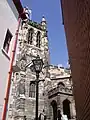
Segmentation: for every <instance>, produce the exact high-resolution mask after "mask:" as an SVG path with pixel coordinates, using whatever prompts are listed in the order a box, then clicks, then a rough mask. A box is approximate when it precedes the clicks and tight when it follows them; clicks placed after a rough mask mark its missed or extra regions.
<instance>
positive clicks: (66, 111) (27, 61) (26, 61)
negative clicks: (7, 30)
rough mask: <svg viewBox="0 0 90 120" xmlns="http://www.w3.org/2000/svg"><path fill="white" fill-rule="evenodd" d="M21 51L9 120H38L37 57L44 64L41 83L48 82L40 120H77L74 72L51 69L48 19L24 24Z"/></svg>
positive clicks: (41, 89)
mask: <svg viewBox="0 0 90 120" xmlns="http://www.w3.org/2000/svg"><path fill="white" fill-rule="evenodd" d="M27 15H28V14H27ZM17 49H18V50H17V53H16V63H15V65H14V66H13V78H12V86H11V95H10V100H9V101H10V102H9V103H10V104H9V112H8V120H25V118H26V119H27V120H35V106H36V105H35V104H36V98H35V93H36V88H35V83H34V81H35V80H36V74H35V72H34V71H33V69H32V60H33V59H35V58H36V57H37V55H39V56H40V58H41V59H42V60H43V63H44V67H43V69H42V72H41V73H40V78H39V79H40V80H45V81H41V82H39V100H38V101H39V109H38V115H39V117H40V116H41V120H44V117H45V116H46V120H57V118H58V120H60V114H62V117H63V116H64V115H65V116H64V117H68V119H69V120H76V111H75V101H74V98H73V92H72V80H71V79H70V76H71V72H70V69H66V68H64V67H60V66H54V65H50V62H49V47H48V36H47V22H46V20H45V17H42V20H41V22H40V23H37V22H34V21H32V20H30V19H28V20H27V21H22V24H21V27H20V30H19V37H18V48H17ZM27 66H28V67H27ZM62 77H63V79H61V78H62ZM63 120H64V119H63Z"/></svg>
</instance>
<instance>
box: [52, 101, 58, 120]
mask: <svg viewBox="0 0 90 120" xmlns="http://www.w3.org/2000/svg"><path fill="white" fill-rule="evenodd" d="M51 106H52V108H53V120H57V102H56V101H55V100H53V101H52V102H51Z"/></svg>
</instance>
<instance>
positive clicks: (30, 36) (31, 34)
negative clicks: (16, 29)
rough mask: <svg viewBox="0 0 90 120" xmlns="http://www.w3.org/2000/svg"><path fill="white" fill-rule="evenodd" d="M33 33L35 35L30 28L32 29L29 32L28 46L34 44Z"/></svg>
mask: <svg viewBox="0 0 90 120" xmlns="http://www.w3.org/2000/svg"><path fill="white" fill-rule="evenodd" d="M33 33H34V30H33V28H30V29H29V30H28V44H32V40H33Z"/></svg>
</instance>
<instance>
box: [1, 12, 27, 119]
mask: <svg viewBox="0 0 90 120" xmlns="http://www.w3.org/2000/svg"><path fill="white" fill-rule="evenodd" d="M22 14H25V13H24V12H23V13H22ZM22 14H21V15H22ZM21 15H20V16H19V17H18V26H17V30H16V37H15V41H14V47H13V50H12V55H11V60H10V67H9V72H8V77H7V81H8V83H7V87H6V94H5V98H4V107H3V112H2V120H6V115H7V107H8V101H9V93H10V85H11V77H12V70H13V62H14V58H15V52H16V46H17V40H18V32H19V28H20V23H21V19H22V18H21Z"/></svg>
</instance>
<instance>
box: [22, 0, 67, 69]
mask: <svg viewBox="0 0 90 120" xmlns="http://www.w3.org/2000/svg"><path fill="white" fill-rule="evenodd" d="M21 2H22V4H23V6H28V8H30V9H31V10H32V20H34V21H37V22H41V19H42V16H43V15H44V16H45V18H46V20H47V23H48V38H49V49H50V61H51V64H54V65H58V64H62V65H63V66H65V67H66V66H67V61H68V53H67V46H66V38H65V33H64V26H63V25H62V13H61V6H60V0H21Z"/></svg>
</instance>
